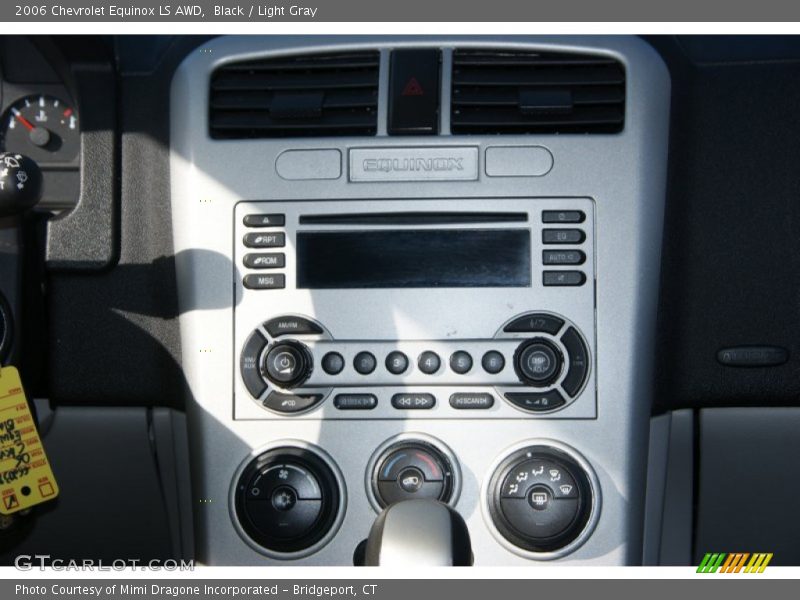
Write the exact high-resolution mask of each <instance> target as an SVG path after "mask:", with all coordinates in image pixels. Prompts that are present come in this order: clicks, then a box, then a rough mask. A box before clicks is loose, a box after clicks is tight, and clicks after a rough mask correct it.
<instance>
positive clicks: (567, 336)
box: [561, 327, 589, 398]
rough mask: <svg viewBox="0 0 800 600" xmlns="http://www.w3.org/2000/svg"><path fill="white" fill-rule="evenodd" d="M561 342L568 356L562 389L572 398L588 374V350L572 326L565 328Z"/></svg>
mask: <svg viewBox="0 0 800 600" xmlns="http://www.w3.org/2000/svg"><path fill="white" fill-rule="evenodd" d="M561 343H562V344H564V347H565V348H566V349H567V355H568V356H569V368H568V369H567V376H566V377H564V381H562V382H561V387H563V388H564V391H565V392H567V394H569V395H570V397H571V398H574V397H575V396H576V395H577V393H578V392H579V391H580V389H581V387H583V382H584V381H586V376H587V375H588V374H589V351H588V350H587V348H586V344H584V343H583V339H582V338H581V336H580V334H579V333H578V332H577V330H576V329H575V328H574V327H570V328H569V329H567V331H566V333H564V335H562V336H561Z"/></svg>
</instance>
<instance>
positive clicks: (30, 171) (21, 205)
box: [0, 152, 42, 217]
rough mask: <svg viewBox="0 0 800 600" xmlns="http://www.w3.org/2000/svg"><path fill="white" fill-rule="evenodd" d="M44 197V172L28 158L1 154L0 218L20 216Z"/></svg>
mask: <svg viewBox="0 0 800 600" xmlns="http://www.w3.org/2000/svg"><path fill="white" fill-rule="evenodd" d="M41 197H42V171H41V169H39V165H37V164H36V162H35V161H34V160H32V159H30V158H28V157H27V156H23V155H22V154H15V153H13V152H0V217H8V216H13V215H20V214H22V213H24V212H25V211H26V210H28V209H30V208H33V207H34V206H35V205H36V203H37V202H39V199H40V198H41Z"/></svg>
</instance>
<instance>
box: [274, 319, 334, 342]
mask: <svg viewBox="0 0 800 600" xmlns="http://www.w3.org/2000/svg"><path fill="white" fill-rule="evenodd" d="M264 329H266V330H267V333H269V334H270V335H271V336H272V337H274V338H276V337H281V336H282V335H288V334H294V335H304V334H319V333H322V327H320V326H319V325H317V324H316V323H314V321H311V320H310V319H305V318H303V317H276V318H275V319H270V320H269V321H267V322H266V323H264Z"/></svg>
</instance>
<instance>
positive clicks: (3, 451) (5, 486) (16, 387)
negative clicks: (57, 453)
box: [0, 367, 58, 515]
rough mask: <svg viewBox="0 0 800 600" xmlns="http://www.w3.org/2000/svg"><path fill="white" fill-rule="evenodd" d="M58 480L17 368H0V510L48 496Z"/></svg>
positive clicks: (53, 494)
mask: <svg viewBox="0 0 800 600" xmlns="http://www.w3.org/2000/svg"><path fill="white" fill-rule="evenodd" d="M56 496H58V484H56V479H55V477H53V471H52V469H50V463H48V462H47V456H45V453H44V448H43V447H42V440H40V439H39V433H38V432H37V431H36V424H35V423H34V421H33V415H31V409H30V407H29V406H28V403H27V402H26V401H25V392H24V391H23V390H22V382H21V381H20V378H19V372H18V371H17V369H16V368H14V367H3V368H0V513H2V514H4V515H10V514H12V513H15V512H17V511H20V510H24V509H26V508H30V507H31V506H35V505H36V504H41V503H42V502H46V501H48V500H52V499H53V498H55V497H56Z"/></svg>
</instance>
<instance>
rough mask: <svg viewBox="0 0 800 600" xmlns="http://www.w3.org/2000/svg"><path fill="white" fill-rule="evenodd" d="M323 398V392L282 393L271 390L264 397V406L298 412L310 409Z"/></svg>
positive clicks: (284, 411) (282, 411) (281, 411)
mask: <svg viewBox="0 0 800 600" xmlns="http://www.w3.org/2000/svg"><path fill="white" fill-rule="evenodd" d="M320 400H322V394H303V395H299V394H282V393H280V392H271V393H270V395H269V396H267V397H266V398H265V399H264V406H265V407H267V408H269V409H270V410H274V411H275V412H280V413H288V414H290V413H296V412H301V411H304V410H308V409H309V408H311V407H312V406H314V405H315V404H317V403H318V402H319V401H320Z"/></svg>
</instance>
